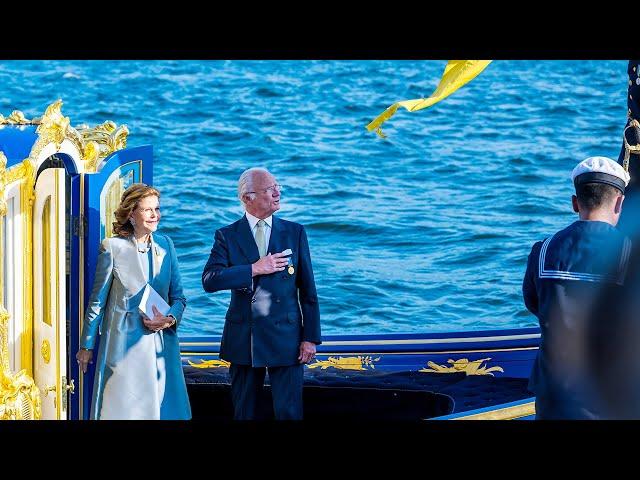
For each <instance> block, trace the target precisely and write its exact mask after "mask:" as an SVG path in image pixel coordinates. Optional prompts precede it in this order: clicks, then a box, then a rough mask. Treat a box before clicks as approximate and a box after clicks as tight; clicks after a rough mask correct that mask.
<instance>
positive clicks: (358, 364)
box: [307, 355, 380, 370]
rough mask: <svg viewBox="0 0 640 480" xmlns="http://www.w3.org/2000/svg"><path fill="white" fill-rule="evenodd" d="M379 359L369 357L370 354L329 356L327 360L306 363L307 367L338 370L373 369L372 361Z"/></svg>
mask: <svg viewBox="0 0 640 480" xmlns="http://www.w3.org/2000/svg"><path fill="white" fill-rule="evenodd" d="M379 360H380V357H378V358H371V356H370V355H365V356H363V355H358V356H357V357H329V358H328V359H327V360H316V362H315V363H310V364H308V365H307V367H309V368H320V369H321V370H326V369H327V368H336V369H338V370H368V369H375V368H376V366H375V365H374V364H373V362H377V361H379Z"/></svg>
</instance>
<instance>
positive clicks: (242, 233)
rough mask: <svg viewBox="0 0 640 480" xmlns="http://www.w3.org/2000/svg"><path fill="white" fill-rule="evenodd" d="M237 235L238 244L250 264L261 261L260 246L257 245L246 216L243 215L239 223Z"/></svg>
mask: <svg viewBox="0 0 640 480" xmlns="http://www.w3.org/2000/svg"><path fill="white" fill-rule="evenodd" d="M236 234H237V235H236V243H237V244H238V247H240V251H241V252H242V254H243V255H244V256H245V257H246V259H247V260H248V261H249V263H255V262H257V261H258V260H260V253H259V252H258V246H257V245H256V240H255V238H253V234H252V233H251V227H250V226H249V220H247V216H246V215H243V216H242V218H241V219H240V220H239V221H238V227H237V229H236Z"/></svg>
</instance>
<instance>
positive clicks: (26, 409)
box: [0, 307, 42, 420]
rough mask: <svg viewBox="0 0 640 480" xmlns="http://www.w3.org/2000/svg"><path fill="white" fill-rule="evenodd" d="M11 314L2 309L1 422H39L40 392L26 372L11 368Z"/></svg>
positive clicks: (0, 362)
mask: <svg viewBox="0 0 640 480" xmlns="http://www.w3.org/2000/svg"><path fill="white" fill-rule="evenodd" d="M8 334H9V314H8V313H7V311H6V310H5V309H4V308H2V307H0V420H37V419H39V418H40V417H41V416H42V407H41V403H40V390H39V389H38V387H37V386H36V384H35V382H34V381H33V379H32V378H31V377H29V376H28V375H27V374H26V370H20V371H19V372H18V373H17V374H15V375H14V374H12V373H11V370H10V368H9V339H8Z"/></svg>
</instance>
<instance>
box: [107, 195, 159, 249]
mask: <svg viewBox="0 0 640 480" xmlns="http://www.w3.org/2000/svg"><path fill="white" fill-rule="evenodd" d="M152 195H153V196H156V197H158V198H160V192H159V191H158V190H156V189H155V188H153V187H150V186H149V185H145V184H144V183H134V184H133V185H131V186H130V187H129V188H127V189H126V190H125V191H124V192H123V194H122V198H120V205H118V209H117V210H116V211H115V213H114V215H115V217H116V221H115V222H113V234H114V235H119V236H121V237H128V236H129V235H133V225H131V221H130V220H129V217H130V216H131V212H133V211H134V210H135V209H136V208H137V206H138V204H139V203H140V200H142V199H143V198H145V197H150V196H152Z"/></svg>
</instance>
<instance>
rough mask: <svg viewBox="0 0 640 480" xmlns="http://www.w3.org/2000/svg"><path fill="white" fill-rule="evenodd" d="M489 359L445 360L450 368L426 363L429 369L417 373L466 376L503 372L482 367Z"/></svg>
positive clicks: (498, 368) (495, 368)
mask: <svg viewBox="0 0 640 480" xmlns="http://www.w3.org/2000/svg"><path fill="white" fill-rule="evenodd" d="M489 360H491V358H482V359H480V360H473V361H471V362H470V361H469V359H468V358H459V359H458V360H452V359H449V360H447V363H449V364H451V366H450V367H448V366H446V365H438V364H437V363H434V362H427V365H428V366H429V367H430V368H422V369H420V370H418V371H419V372H426V373H459V372H464V373H466V374H467V375H491V376H492V377H493V373H491V372H504V370H503V369H502V367H489V368H487V366H486V365H482V364H483V363H484V362H488V361H489Z"/></svg>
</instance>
